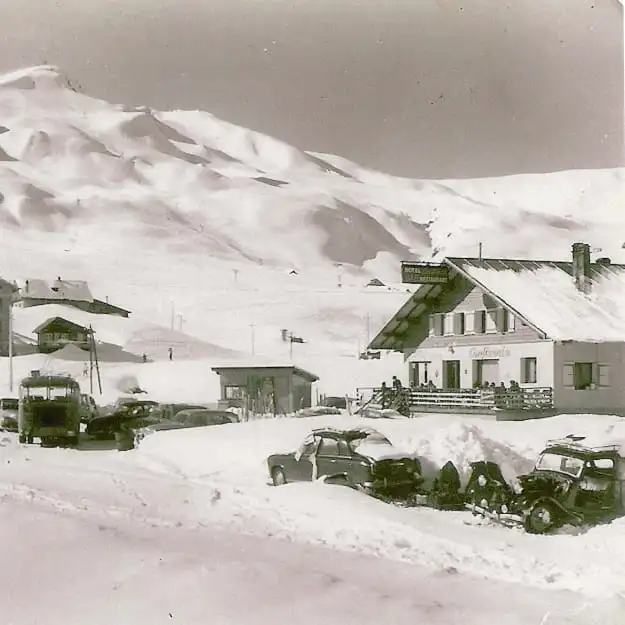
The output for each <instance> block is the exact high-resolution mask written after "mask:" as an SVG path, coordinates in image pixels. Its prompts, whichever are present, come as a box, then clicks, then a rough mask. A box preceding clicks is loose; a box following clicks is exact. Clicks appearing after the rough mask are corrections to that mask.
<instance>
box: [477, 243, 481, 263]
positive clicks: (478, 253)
mask: <svg viewBox="0 0 625 625" xmlns="http://www.w3.org/2000/svg"><path fill="white" fill-rule="evenodd" d="M477 257H478V259H479V260H482V242H481V241H480V243H479V245H478V251H477Z"/></svg>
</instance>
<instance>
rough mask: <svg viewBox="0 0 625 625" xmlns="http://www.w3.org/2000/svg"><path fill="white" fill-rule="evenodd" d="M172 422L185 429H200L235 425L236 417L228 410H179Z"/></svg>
mask: <svg viewBox="0 0 625 625" xmlns="http://www.w3.org/2000/svg"><path fill="white" fill-rule="evenodd" d="M173 420H174V421H176V422H178V423H180V424H181V425H183V426H185V427H202V426H206V425H225V424H226V423H237V422H238V419H237V415H236V414H234V413H233V412H229V411H228V410H210V409H208V408H194V409H192V410H181V411H180V412H178V413H177V414H176V415H174V417H173Z"/></svg>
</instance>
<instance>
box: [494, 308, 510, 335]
mask: <svg viewBox="0 0 625 625" xmlns="http://www.w3.org/2000/svg"><path fill="white" fill-rule="evenodd" d="M494 316H495V327H496V328H497V332H502V333H503V332H507V331H508V311H507V310H506V309H505V308H497V309H496V310H495V315H494Z"/></svg>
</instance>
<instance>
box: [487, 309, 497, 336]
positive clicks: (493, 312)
mask: <svg viewBox="0 0 625 625" xmlns="http://www.w3.org/2000/svg"><path fill="white" fill-rule="evenodd" d="M497 310H498V309H497V308H491V309H490V310H487V311H486V332H497Z"/></svg>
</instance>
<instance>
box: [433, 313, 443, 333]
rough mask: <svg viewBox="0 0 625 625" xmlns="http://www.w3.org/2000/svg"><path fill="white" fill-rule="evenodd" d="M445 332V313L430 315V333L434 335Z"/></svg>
mask: <svg viewBox="0 0 625 625" xmlns="http://www.w3.org/2000/svg"><path fill="white" fill-rule="evenodd" d="M444 333H445V315H440V314H435V315H430V334H431V335H432V336H443V334H444Z"/></svg>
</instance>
